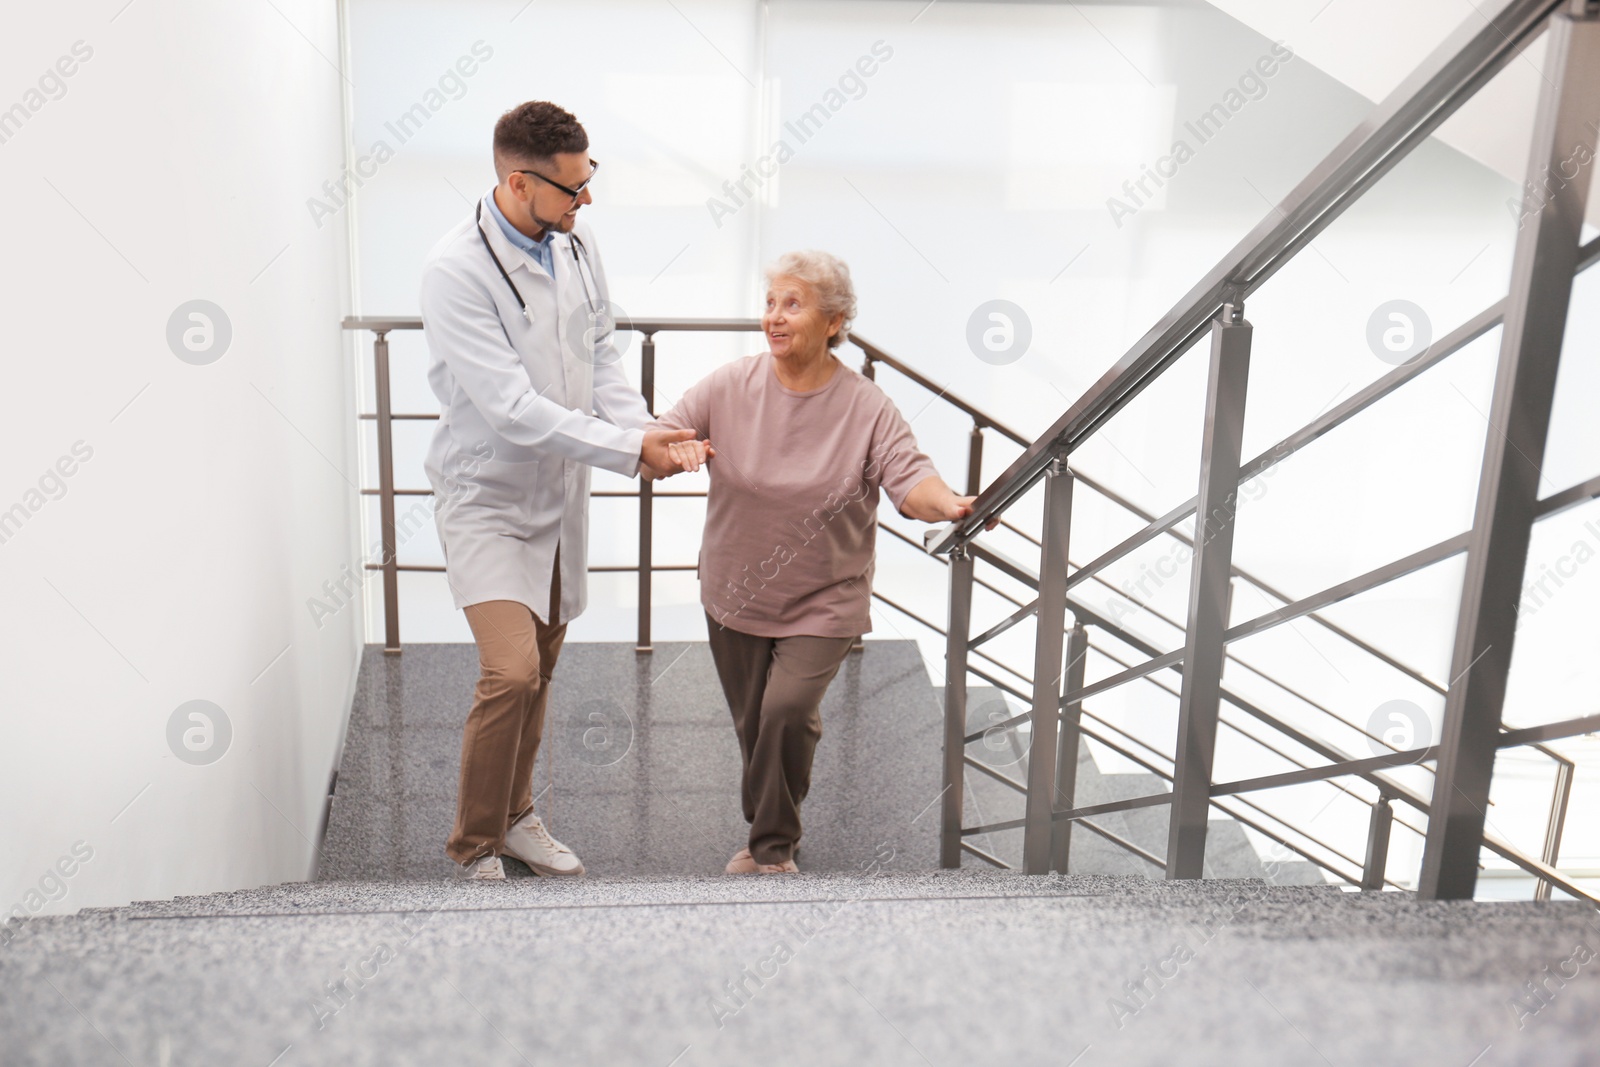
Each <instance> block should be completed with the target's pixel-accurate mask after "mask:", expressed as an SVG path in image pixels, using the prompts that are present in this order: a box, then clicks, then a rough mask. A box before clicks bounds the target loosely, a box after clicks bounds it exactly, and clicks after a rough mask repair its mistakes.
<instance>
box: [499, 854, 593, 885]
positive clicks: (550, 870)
mask: <svg viewBox="0 0 1600 1067" xmlns="http://www.w3.org/2000/svg"><path fill="white" fill-rule="evenodd" d="M505 855H507V856H510V857H511V858H512V859H514V860H516V861H517V862H518V863H520V864H522V865H523V866H525V867H527V868H528V870H530V871H532V872H533V873H534V874H536V875H538V876H539V877H540V878H581V877H582V876H583V875H584V873H585V872H584V868H583V864H582V863H579V864H578V869H577V870H575V871H558V870H556V869H555V868H554V867H546V866H545V865H544V864H542V863H533V862H531V861H529V860H525V859H523V858H522V857H521V856H519V855H517V854H516V853H515V852H512V851H511V850H510V849H507V850H506V851H505Z"/></svg>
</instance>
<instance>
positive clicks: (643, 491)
mask: <svg viewBox="0 0 1600 1067" xmlns="http://www.w3.org/2000/svg"><path fill="white" fill-rule="evenodd" d="M639 392H640V393H642V394H643V395H644V406H645V408H646V409H647V410H648V411H649V412H650V414H652V415H654V414H655V413H656V335H655V334H653V333H647V334H645V335H644V343H643V344H642V345H641V346H640V348H639ZM654 568H655V489H654V488H653V487H652V486H651V484H650V479H649V478H640V479H639V641H638V644H636V645H635V646H634V651H635V652H649V651H650V650H651V649H650V598H651V593H652V588H651V587H652V581H651V579H652V578H653V577H654Z"/></svg>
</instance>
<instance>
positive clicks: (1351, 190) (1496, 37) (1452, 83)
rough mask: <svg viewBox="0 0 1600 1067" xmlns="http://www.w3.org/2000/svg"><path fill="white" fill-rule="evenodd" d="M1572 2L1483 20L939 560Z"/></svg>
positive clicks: (1270, 223) (1176, 310)
mask: <svg viewBox="0 0 1600 1067" xmlns="http://www.w3.org/2000/svg"><path fill="white" fill-rule="evenodd" d="M1567 2H1568V0H1509V2H1508V3H1507V4H1506V5H1505V7H1504V8H1502V9H1501V11H1500V12H1499V13H1498V14H1496V15H1494V16H1493V17H1484V16H1482V15H1481V14H1478V15H1474V16H1473V17H1472V18H1469V19H1468V20H1467V21H1465V22H1464V23H1462V25H1461V26H1460V27H1459V28H1457V29H1456V31H1455V32H1454V33H1452V34H1451V35H1450V36H1449V37H1448V38H1447V39H1446V40H1445V41H1444V42H1443V43H1441V44H1440V45H1439V46H1438V47H1437V48H1435V49H1434V50H1433V52H1432V53H1431V54H1430V55H1429V56H1428V58H1427V59H1425V60H1424V61H1423V62H1422V64H1421V65H1420V66H1419V67H1418V68H1417V69H1416V70H1415V71H1414V72H1413V73H1412V74H1411V76H1410V77H1408V78H1406V80H1405V81H1403V82H1401V83H1400V85H1399V86H1397V87H1396V88H1395V89H1394V91H1393V92H1391V93H1390V94H1389V95H1388V96H1387V97H1385V98H1384V100H1383V102H1382V103H1380V104H1379V105H1378V106H1377V108H1376V109H1374V111H1373V112H1372V113H1371V114H1370V115H1369V116H1368V117H1367V118H1366V119H1365V120H1364V121H1363V122H1362V123H1361V124H1360V125H1359V126H1357V127H1356V128H1355V129H1354V130H1353V131H1351V133H1350V134H1349V136H1347V137H1346V138H1345V139H1344V140H1343V141H1342V142H1341V143H1340V144H1339V145H1338V147H1336V148H1334V150H1333V151H1332V152H1330V153H1329V154H1328V156H1327V157H1326V158H1325V159H1324V160H1323V161H1322V163H1321V164H1319V165H1318V166H1317V167H1316V168H1315V169H1314V170H1313V171H1312V172H1311V173H1310V174H1309V175H1308V176H1307V177H1306V179H1305V180H1304V181H1302V182H1301V183H1300V184H1299V185H1298V186H1296V187H1295V188H1294V190H1293V191H1291V192H1290V193H1289V195H1288V196H1286V197H1285V198H1284V200H1283V202H1282V203H1281V204H1279V205H1277V206H1276V207H1274V208H1273V209H1272V212H1271V213H1270V214H1269V215H1268V216H1267V217H1266V218H1264V219H1263V220H1262V221H1261V222H1260V223H1258V224H1257V225H1256V227H1255V229H1253V230H1252V231H1251V232H1250V233H1249V235H1248V236H1246V237H1245V238H1244V239H1243V240H1242V241H1240V242H1239V244H1238V245H1236V246H1235V247H1234V248H1233V250H1232V251H1230V252H1229V253H1228V254H1227V255H1225V256H1224V257H1223V258H1222V260H1221V261H1220V262H1219V263H1218V264H1217V265H1216V266H1215V267H1213V268H1212V270H1211V271H1210V273H1208V274H1207V275H1206V276H1205V278H1204V279H1202V280H1201V281H1200V282H1199V284H1197V285H1196V286H1195V287H1194V288H1193V289H1191V290H1190V291H1189V293H1188V294H1186V295H1185V296H1184V297H1183V299H1181V300H1179V301H1178V303H1177V304H1176V305H1175V306H1174V307H1173V308H1172V310H1171V311H1169V312H1168V313H1167V314H1166V315H1165V316H1164V317H1163V318H1162V319H1161V321H1160V322H1159V323H1157V324H1156V326H1154V327H1153V328H1152V329H1151V330H1150V331H1149V332H1148V333H1146V334H1145V335H1144V337H1142V338H1140V339H1139V341H1138V342H1137V343H1135V344H1134V346H1133V347H1132V348H1131V349H1129V350H1128V352H1127V353H1126V354H1125V355H1123V357H1122V358H1121V359H1119V360H1118V361H1117V362H1116V363H1115V364H1114V365H1113V366H1112V367H1111V369H1110V370H1108V371H1106V373H1105V374H1104V375H1102V376H1101V378H1100V380H1099V381H1097V382H1096V383H1095V384H1094V385H1092V386H1090V388H1089V389H1088V390H1087V391H1086V392H1085V393H1084V394H1083V395H1082V396H1081V397H1079V399H1078V400H1077V401H1076V402H1074V403H1073V404H1072V406H1071V407H1069V408H1068V409H1067V410H1066V412H1064V413H1063V414H1062V416H1061V417H1060V418H1059V419H1057V420H1056V421H1055V423H1054V424H1053V425H1052V426H1051V427H1050V429H1048V430H1046V431H1045V432H1044V433H1043V434H1041V435H1040V436H1039V437H1038V438H1037V439H1035V440H1034V441H1033V443H1032V444H1030V445H1029V446H1028V447H1027V450H1026V451H1024V452H1023V454H1022V455H1021V456H1020V457H1018V458H1017V460H1016V461H1015V462H1013V463H1012V464H1011V466H1010V467H1008V468H1007V469H1006V471H1005V473H1003V474H1002V475H1001V476H1000V477H999V478H997V479H996V480H995V481H994V482H993V483H992V484H990V485H989V486H988V487H987V488H986V489H985V490H984V491H983V492H982V493H981V494H979V496H978V499H977V501H976V502H975V503H974V505H973V512H972V514H971V515H969V516H968V517H967V518H965V519H962V520H960V521H958V522H955V523H952V524H951V525H950V526H948V527H946V528H945V529H944V530H943V531H941V532H940V533H939V534H938V535H937V536H936V537H935V538H934V539H933V540H932V541H931V542H930V544H929V546H928V550H929V551H931V552H935V553H944V552H948V551H950V550H951V549H952V548H954V547H955V546H956V545H958V544H963V543H965V542H967V541H970V540H971V539H972V538H973V537H974V536H975V535H976V534H977V533H978V532H979V531H980V530H982V529H983V527H984V524H985V523H987V522H988V521H989V519H991V518H993V517H994V516H995V515H997V514H999V513H1000V512H1003V511H1004V510H1006V508H1007V507H1009V506H1010V505H1011V504H1012V503H1013V502H1014V501H1015V500H1016V499H1018V498H1019V497H1021V496H1022V495H1023V494H1024V493H1026V492H1027V491H1028V490H1029V489H1031V488H1032V487H1033V486H1034V485H1035V484H1036V483H1037V482H1038V481H1039V479H1040V478H1042V477H1043V476H1044V473H1045V470H1046V468H1047V467H1048V466H1049V465H1050V463H1051V462H1052V461H1053V460H1054V459H1055V458H1056V457H1057V456H1058V455H1061V454H1066V455H1070V454H1071V453H1072V452H1073V451H1075V450H1076V449H1077V448H1078V446H1079V445H1081V444H1082V443H1083V442H1084V441H1086V440H1087V439H1088V438H1089V437H1090V436H1091V435H1093V434H1094V432H1095V431H1096V430H1098V429H1099V428H1100V427H1101V426H1102V425H1103V424H1105V422H1107V421H1108V420H1109V419H1110V418H1111V417H1112V416H1114V415H1116V414H1117V412H1119V411H1121V410H1122V409H1123V408H1124V407H1125V406H1126V405H1127V404H1128V403H1129V402H1130V401H1132V400H1133V398H1134V397H1136V396H1137V395H1138V394H1139V393H1140V392H1142V391H1143V390H1144V389H1145V387H1146V386H1148V385H1150V383H1152V382H1153V381H1155V380H1156V379H1157V378H1159V377H1160V376H1161V375H1162V374H1163V373H1164V372H1165V371H1166V370H1167V368H1168V367H1170V366H1171V365H1172V364H1173V363H1174V362H1176V361H1177V359H1178V358H1179V357H1180V356H1181V355H1183V353H1184V352H1186V351H1187V350H1188V349H1189V346H1190V345H1192V344H1193V343H1194V342H1195V341H1197V340H1198V339H1199V338H1200V337H1202V336H1204V335H1205V334H1206V333H1207V332H1208V331H1209V330H1210V328H1211V323H1212V320H1213V319H1215V318H1216V317H1217V314H1218V312H1219V311H1221V309H1222V308H1223V306H1224V305H1227V304H1241V303H1242V302H1243V301H1244V299H1245V298H1246V297H1248V296H1249V295H1250V294H1251V293H1253V292H1255V291H1256V290H1257V289H1259V288H1260V287H1261V285H1262V284H1263V283H1265V282H1266V281H1267V279H1269V278H1271V277H1272V276H1273V275H1274V274H1275V273H1277V271H1278V269H1279V268H1280V267H1282V266H1283V264H1284V263H1286V262H1287V261H1288V260H1289V259H1290V258H1291V257H1292V256H1293V255H1294V254H1295V253H1297V252H1298V251H1299V250H1300V249H1301V248H1303V247H1304V246H1306V245H1308V244H1310V243H1311V241H1312V240H1313V239H1314V238H1315V237H1316V236H1317V235H1318V234H1320V233H1321V232H1322V231H1323V230H1324V229H1326V228H1327V227H1328V226H1329V225H1331V224H1332V223H1333V222H1334V220H1336V219H1337V218H1338V217H1339V216H1340V215H1341V214H1343V213H1344V211H1345V209H1346V208H1348V207H1349V206H1350V205H1351V204H1352V203H1354V202H1355V201H1356V200H1357V199H1358V198H1359V197H1360V196H1361V195H1362V194H1363V193H1364V192H1366V190H1367V189H1368V188H1370V187H1371V186H1372V185H1374V184H1375V183H1376V182H1377V181H1378V179H1380V178H1382V177H1383V176H1384V175H1385V174H1387V173H1388V172H1389V170H1390V169H1392V168H1393V167H1394V166H1395V165H1396V164H1397V163H1399V162H1400V161H1401V160H1402V159H1404V158H1405V157H1406V156H1407V155H1408V154H1409V153H1410V152H1411V150H1412V149H1413V148H1415V147H1416V146H1417V145H1419V144H1421V143H1422V142H1423V141H1424V140H1426V139H1427V138H1428V136H1429V135H1430V134H1432V133H1433V131H1434V130H1435V129H1437V128H1438V127H1439V125H1440V124H1441V123H1443V122H1444V121H1445V120H1446V119H1448V118H1449V117H1450V116H1451V115H1452V114H1454V113H1455V112H1456V110H1457V109H1458V108H1460V107H1461V106H1462V104H1464V103H1465V102H1466V101H1467V100H1468V99H1469V98H1470V97H1471V96H1472V95H1473V94H1474V93H1476V92H1477V91H1478V89H1480V88H1481V87H1482V86H1483V85H1484V84H1486V83H1487V82H1488V81H1489V80H1490V79H1491V78H1493V77H1494V75H1495V74H1496V73H1498V72H1499V71H1500V70H1501V68H1503V67H1504V66H1505V65H1506V64H1507V63H1509V62H1510V61H1511V60H1512V59H1513V58H1515V57H1516V56H1517V55H1518V54H1519V53H1520V51H1521V50H1522V49H1523V48H1524V47H1526V46H1527V44H1528V42H1529V41H1530V40H1532V38H1533V37H1534V36H1535V35H1537V33H1538V32H1539V31H1540V30H1541V29H1542V28H1543V26H1544V23H1545V20H1546V19H1547V18H1548V17H1549V16H1550V15H1551V14H1552V13H1554V12H1555V11H1557V10H1558V9H1560V8H1561V7H1563V6H1564V5H1565V4H1566V3H1567Z"/></svg>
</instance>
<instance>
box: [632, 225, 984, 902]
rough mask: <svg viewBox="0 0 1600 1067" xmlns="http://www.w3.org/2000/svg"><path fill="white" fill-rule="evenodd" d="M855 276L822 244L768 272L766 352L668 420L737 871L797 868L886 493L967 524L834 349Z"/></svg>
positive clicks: (875, 391) (919, 514)
mask: <svg viewBox="0 0 1600 1067" xmlns="http://www.w3.org/2000/svg"><path fill="white" fill-rule="evenodd" d="M855 313H856V298H855V292H854V290H853V288H852V286H851V283H850V271H849V268H847V267H846V266H845V265H844V263H843V262H842V261H840V260H839V259H837V258H835V257H834V256H831V255H829V254H827V253H825V252H791V253H789V254H787V255H785V256H783V257H782V258H781V259H779V260H778V262H777V263H776V264H774V265H773V266H771V267H770V268H768V270H767V297H766V310H765V312H764V314H763V315H762V318H761V326H762V330H763V332H764V333H765V334H766V338H767V345H768V351H766V352H762V353H761V354H760V355H755V356H747V357H745V358H743V359H739V360H735V361H734V362H732V363H729V364H727V365H725V366H722V367H719V368H718V369H717V370H715V371H713V372H711V374H709V375H707V376H706V377H705V378H704V379H703V380H701V381H700V382H699V383H698V384H696V385H695V386H693V387H692V388H690V389H689V391H688V392H687V393H685V394H684V396H683V399H682V400H681V401H680V402H679V403H678V405H677V406H676V407H674V408H673V409H672V410H671V411H670V412H668V413H667V414H666V415H665V416H663V417H662V418H661V420H660V422H661V424H662V425H664V426H666V427H671V428H676V429H690V428H693V429H694V430H695V431H696V435H697V437H698V438H699V440H697V441H695V442H685V443H684V445H682V446H679V445H673V446H672V449H673V458H674V459H676V460H678V461H679V462H680V463H681V464H682V465H683V467H684V469H686V470H698V469H699V467H700V466H701V465H702V464H705V465H706V466H707V468H708V471H709V474H710V478H711V486H710V491H709V496H708V500H707V503H706V525H705V535H704V538H703V541H702V544H701V549H700V568H699V570H700V599H701V603H702V604H703V605H704V607H705V610H706V624H707V627H708V628H709V630H710V639H711V655H712V658H713V659H714V660H715V662H716V665H717V675H718V677H719V678H720V680H721V682H722V690H723V692H724V694H726V696H727V698H728V706H729V708H730V709H731V710H732V712H733V728H734V732H735V734H737V736H738V739H739V750H740V753H741V754H742V756H743V762H744V770H743V778H742V781H741V785H740V795H741V800H742V803H743V806H744V817H745V821H746V822H748V823H749V824H750V835H749V840H748V843H747V845H746V847H744V848H741V849H740V850H739V851H738V852H737V853H735V854H734V856H733V859H732V860H731V861H730V862H729V863H728V867H727V871H728V873H729V874H754V873H762V874H778V873H785V872H793V871H796V870H798V869H799V868H798V867H796V865H795V861H794V852H795V847H796V846H797V845H798V844H799V842H800V833H801V827H800V803H801V801H803V800H804V799H805V796H806V793H807V791H808V789H809V787H810V783H811V759H812V755H813V753H814V752H815V751H816V747H817V741H818V739H819V738H821V736H822V718H821V715H820V708H821V704H822V697H823V694H824V692H826V690H827V688H828V683H829V682H830V681H832V680H833V676H834V675H835V674H836V673H837V672H838V670H839V665H840V664H841V663H842V662H843V661H844V657H845V655H846V654H847V653H848V652H849V651H850V647H851V645H852V644H854V642H855V640H856V638H857V637H858V636H860V635H861V634H864V633H866V632H867V631H868V630H870V629H871V628H872V623H871V614H870V608H871V599H870V597H871V593H872V569H873V547H874V543H875V534H876V532H877V511H878V497H879V493H880V492H882V493H887V494H888V496H889V499H890V501H891V502H892V503H893V504H894V506H895V507H896V508H898V509H899V511H900V513H901V514H902V515H906V516H908V517H910V518H913V519H921V520H923V521H924V522H942V521H949V520H955V519H959V518H963V517H965V516H966V515H969V514H970V513H971V510H972V509H971V504H972V499H973V498H972V497H960V496H957V495H956V494H955V493H954V492H953V491H952V490H951V488H950V487H949V486H948V485H946V484H945V483H944V481H943V479H941V478H940V477H939V474H938V472H937V471H936V470H935V469H934V467H933V464H932V463H931V462H930V461H929V460H928V457H927V456H925V455H923V454H922V452H921V451H919V450H918V448H917V442H916V439H915V438H914V437H913V436H912V434H911V428H910V427H909V426H908V425H907V424H906V420H905V419H904V418H902V417H901V415H900V412H899V411H898V410H897V409H896V408H895V406H894V404H893V403H892V402H891V401H890V400H889V398H888V397H887V396H885V395H884V393H883V391H882V390H881V389H879V388H878V387H877V385H876V384H874V383H873V382H870V381H868V380H867V379H866V378H863V377H862V376H861V375H859V374H857V373H856V372H855V371H854V370H852V369H851V368H849V367H847V366H845V365H844V364H843V363H841V362H840V361H839V359H838V357H837V356H835V355H834V354H833V351H834V349H835V348H837V347H838V346H839V344H840V343H841V342H842V341H843V340H844V337H845V334H846V333H847V332H848V330H849V328H850V322H851V320H852V319H853V318H854V317H855Z"/></svg>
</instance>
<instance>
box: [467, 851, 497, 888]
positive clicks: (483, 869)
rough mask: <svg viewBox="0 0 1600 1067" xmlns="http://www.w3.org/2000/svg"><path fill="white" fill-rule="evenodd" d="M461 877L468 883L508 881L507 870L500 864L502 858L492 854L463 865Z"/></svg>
mask: <svg viewBox="0 0 1600 1067" xmlns="http://www.w3.org/2000/svg"><path fill="white" fill-rule="evenodd" d="M460 877H461V879H462V880H463V881H467V882H503V881H505V880H506V868H505V864H503V863H501V862H500V857H499V856H496V855H493V854H492V853H491V854H490V855H486V856H479V857H478V858H477V859H475V860H469V861H467V862H466V863H463V864H462V865H461V872H460Z"/></svg>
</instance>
